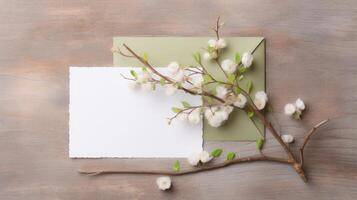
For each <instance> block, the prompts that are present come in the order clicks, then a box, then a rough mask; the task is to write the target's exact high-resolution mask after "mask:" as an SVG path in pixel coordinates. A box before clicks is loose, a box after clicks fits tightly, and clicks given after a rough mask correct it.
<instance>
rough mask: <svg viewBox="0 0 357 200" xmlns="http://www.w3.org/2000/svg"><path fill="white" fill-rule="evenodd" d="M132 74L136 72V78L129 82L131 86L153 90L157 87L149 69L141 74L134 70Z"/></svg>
mask: <svg viewBox="0 0 357 200" xmlns="http://www.w3.org/2000/svg"><path fill="white" fill-rule="evenodd" d="M132 74H135V78H136V80H135V81H131V82H130V83H129V87H130V88H132V89H138V88H140V87H141V89H143V90H144V91H152V90H154V89H155V83H154V82H152V77H151V74H150V73H149V71H148V70H145V71H143V72H142V73H140V74H136V72H135V71H132Z"/></svg>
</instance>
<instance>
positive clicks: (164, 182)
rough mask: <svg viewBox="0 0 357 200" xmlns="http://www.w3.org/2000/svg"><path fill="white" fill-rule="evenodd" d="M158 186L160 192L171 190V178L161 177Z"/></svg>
mask: <svg viewBox="0 0 357 200" xmlns="http://www.w3.org/2000/svg"><path fill="white" fill-rule="evenodd" d="M156 184H157V187H158V188H159V189H160V190H168V189H170V188H171V178H170V177H168V176H161V177H159V178H157V179H156Z"/></svg>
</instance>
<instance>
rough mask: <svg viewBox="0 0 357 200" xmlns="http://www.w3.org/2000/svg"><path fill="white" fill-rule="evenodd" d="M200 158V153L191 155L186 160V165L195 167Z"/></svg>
mask: <svg viewBox="0 0 357 200" xmlns="http://www.w3.org/2000/svg"><path fill="white" fill-rule="evenodd" d="M200 156H201V153H193V154H191V155H190V156H189V157H188V158H187V160H188V163H190V165H191V166H197V165H198V163H199V162H200Z"/></svg>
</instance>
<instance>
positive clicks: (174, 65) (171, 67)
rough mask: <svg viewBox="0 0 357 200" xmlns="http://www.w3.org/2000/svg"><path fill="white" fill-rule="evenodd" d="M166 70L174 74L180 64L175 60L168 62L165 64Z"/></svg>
mask: <svg viewBox="0 0 357 200" xmlns="http://www.w3.org/2000/svg"><path fill="white" fill-rule="evenodd" d="M167 70H168V71H169V73H170V74H176V73H177V72H178V71H179V70H180V65H179V64H178V63H177V62H170V64H169V65H168V66H167Z"/></svg>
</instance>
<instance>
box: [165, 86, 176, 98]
mask: <svg viewBox="0 0 357 200" xmlns="http://www.w3.org/2000/svg"><path fill="white" fill-rule="evenodd" d="M176 91H177V87H176V86H175V85H173V84H167V85H165V94H166V95H173V94H174V93H175V92H176Z"/></svg>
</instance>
